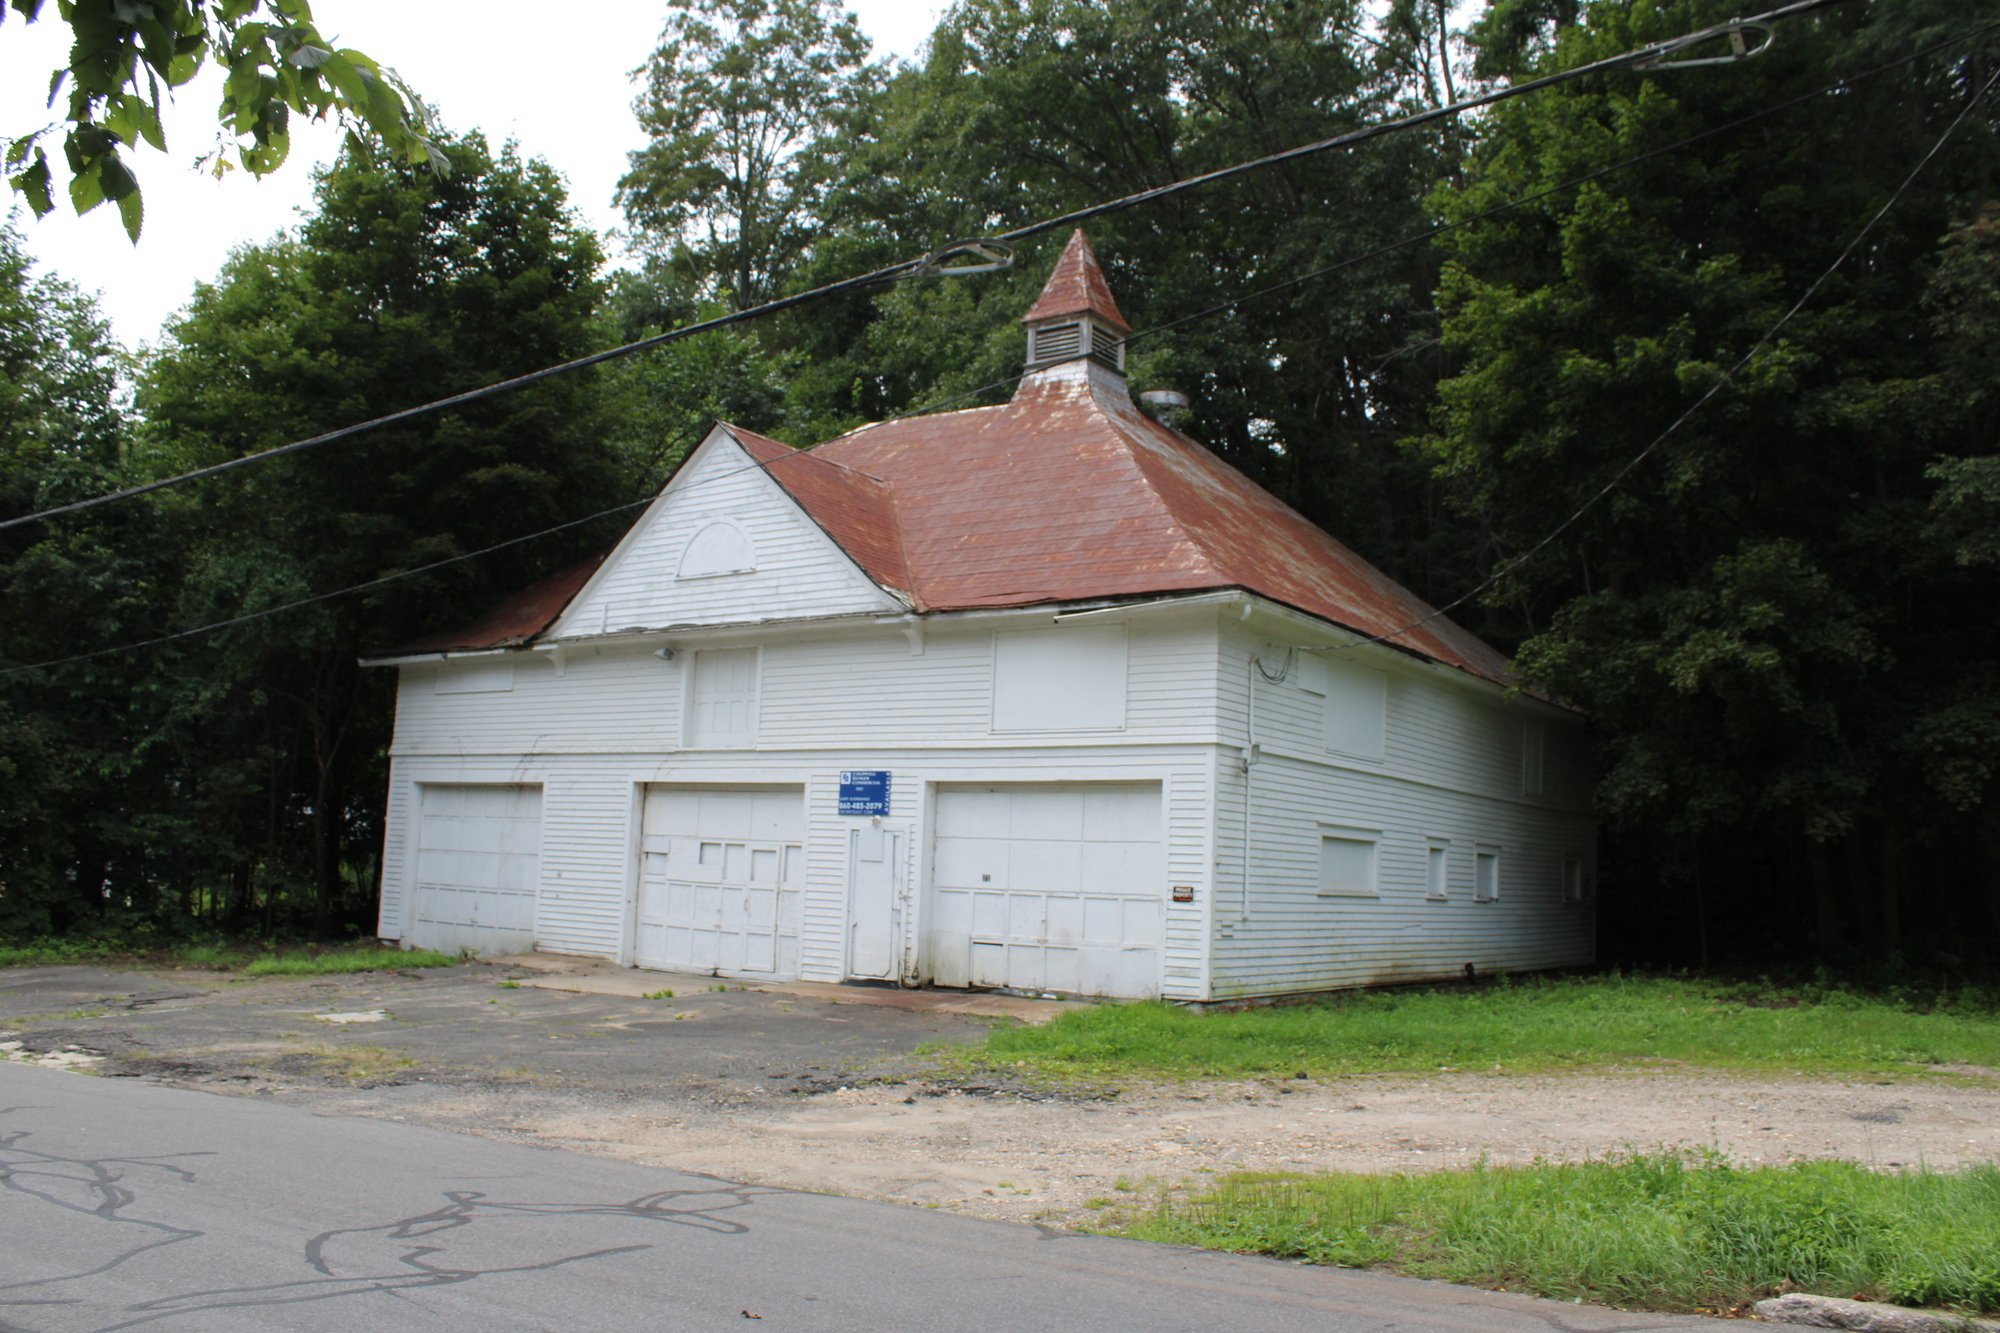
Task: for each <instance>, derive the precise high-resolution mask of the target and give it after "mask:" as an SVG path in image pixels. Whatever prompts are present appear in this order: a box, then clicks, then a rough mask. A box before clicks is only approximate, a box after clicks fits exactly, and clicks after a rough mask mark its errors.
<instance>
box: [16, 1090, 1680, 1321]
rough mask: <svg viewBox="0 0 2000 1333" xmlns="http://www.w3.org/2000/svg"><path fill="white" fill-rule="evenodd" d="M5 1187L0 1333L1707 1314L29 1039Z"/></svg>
mask: <svg viewBox="0 0 2000 1333" xmlns="http://www.w3.org/2000/svg"><path fill="white" fill-rule="evenodd" d="M0 1186H4V1188H0V1333H22V1331H23V1330H27V1331H31V1333H70V1331H71V1330H96V1331H98V1333H109V1330H114V1329H139V1328H144V1329H157V1330H160V1331H161V1333H168V1331H169V1330H176V1331H183V1333H234V1331H235V1330H258V1331H259V1333H265V1331H267V1330H275V1329H287V1330H309V1331H314V1333H317V1331H318V1330H326V1331H328V1333H333V1331H335V1330H338V1331H339V1333H352V1331H353V1330H369V1331H370V1333H378V1331H379V1333H399V1331H400V1330H405V1329H410V1330H416V1329H423V1330H427V1331H430V1333H456V1331H457V1330H467V1331H468V1333H470V1331H471V1330H479V1331H480V1333H516V1331H517V1330H518V1331H521V1333H528V1331H531V1330H532V1331H535V1333H596V1331H597V1330H606V1331H607V1333H608V1331H610V1330H619V1331H620V1333H623V1331H625V1330H647V1331H648V1333H680V1331H682V1330H720V1329H731V1330H738V1331H739V1333H740V1330H743V1329H746V1328H749V1327H756V1328H758V1329H763V1330H771V1331H772V1333H777V1331H778V1330H800V1331H810V1333H864V1331H865V1333H917V1331H918V1330H922V1331H923V1333H940V1331H943V1333H953V1331H955V1330H966V1331H967V1333H971V1331H972V1330H977V1331H978V1333H1012V1331H1014V1330H1019V1331H1020V1333H1050V1331H1052V1330H1061V1331H1062V1333H1125V1331H1127V1330H1130V1331H1131V1333H1140V1331H1141V1330H1143V1331H1144V1333H1173V1331H1174V1330H1200V1331H1201V1333H1266V1331H1267V1330H1268V1333H1301V1331H1302V1330H1315V1331H1323V1333H1362V1331H1363V1330H1368V1331H1371V1333H1372V1331H1374V1330H1389V1329H1394V1330H1396V1331H1397V1333H1473V1331H1475V1330H1476V1331H1477V1333H1515V1331H1516V1330H1519V1333H1530V1331H1532V1333H1547V1331H1548V1330H1550V1329H1559V1330H1564V1331H1565V1333H1612V1331H1613V1330H1620V1331H1624V1330H1633V1331H1635V1333H1636V1330H1642V1329H1671V1328H1695V1327H1709V1326H1712V1324H1711V1322H1710V1321H1706V1320H1699V1319H1685V1318H1675V1317H1668V1316H1654V1315H1630V1314H1622V1313H1619V1312H1616V1311H1609V1310H1600V1309H1596V1308H1592V1307H1579V1306H1570V1305H1563V1304H1559V1303H1554V1302H1546V1301H1534V1300H1530V1299H1527V1298H1525V1297H1516V1296H1511V1295H1505V1294H1501V1293H1493V1292H1483V1291H1477V1290H1473V1289H1470V1288H1465V1287H1453V1286H1446V1285H1441V1284H1433V1283H1424V1282H1414V1281H1408V1280H1403V1279H1397V1278H1390V1277H1385V1276H1382V1275H1379V1274H1371V1273H1357V1272H1347V1271H1340V1270H1326V1269H1314V1268H1307V1267H1304V1266H1300V1265H1295V1264H1287V1263H1281V1262H1277V1261H1273V1260H1267V1259H1258V1258H1252V1257H1247V1256H1238V1255H1226V1254H1217V1253H1207V1252H1201V1251H1192V1250H1186V1249H1180V1248H1176V1247H1171V1246H1157V1245H1147V1244H1142V1243H1139V1242H1135V1241H1122V1240H1114V1239H1109V1238H1105V1237H1097V1236H1083V1235H1077V1234H1073V1233H1067V1232H1059V1231H1054V1230H1051V1229H1048V1228H1036V1227H1026V1226H1020V1225H1016V1224H1011V1223H1003V1222H988V1221H982V1220H979V1219H974V1218H966V1217H958V1216H952V1215H948V1214H944V1213H939V1212H933V1211H927V1210H924V1209H916V1208H903V1207H898V1206H895V1205H890V1204H880V1203H871V1202H865V1201H861V1200H854V1199H843V1198H836V1197H832V1196H827V1195H812V1194H800V1193H793V1192H788V1191H783V1190H777V1189H770V1188H765V1187H758V1186H745V1185H736V1184H731V1183H729V1182H726V1181H721V1180H715V1179H710V1178H707V1177H702V1176H694V1175H685V1174H681V1173H677V1172H673V1171H665V1170H659V1169H654V1168H648V1167H642V1166H635V1165H631V1164H627V1163H621V1162H612V1161H605V1160H601V1159H597V1158H589V1157H580V1156H575V1155H571V1154H567V1153H561V1152H556V1151H552V1150H548V1149H541V1148H533V1147H527V1146H522V1145H519V1144H510V1143H497V1142H493V1141H491V1140H487V1139H480V1138H472V1137H465V1136H460V1135H455V1134H449V1133H444V1132H441V1131H438V1130H433V1129H428V1128H424V1127H421V1126H417V1125H409V1124H399V1123H396V1122H393V1121H389V1120H378V1119H365V1118H359V1117H352V1116H330V1115H316V1114H314V1113H312V1112H311V1111H309V1110H307V1109H304V1108H300V1107H296V1106H288V1105H283V1104H279V1103H274V1102H270V1101H265V1100H260V1099H257V1098H249V1097H225V1096H217V1095H214V1094H210V1093H204V1092H192V1091H186V1090H183V1089H178V1088H168V1087H161V1086H157V1085H153V1084H146V1083H139V1082H134V1081H129V1080H124V1079H118V1080H112V1079H104V1078H96V1077H92V1076H88V1075H83V1074H77V1073H71V1072H67V1071H63V1070H54V1069H41V1068H33V1067H28V1066H22V1065H15V1064H0ZM750 1321H755V1322H754V1324H753V1323H752V1322H750Z"/></svg>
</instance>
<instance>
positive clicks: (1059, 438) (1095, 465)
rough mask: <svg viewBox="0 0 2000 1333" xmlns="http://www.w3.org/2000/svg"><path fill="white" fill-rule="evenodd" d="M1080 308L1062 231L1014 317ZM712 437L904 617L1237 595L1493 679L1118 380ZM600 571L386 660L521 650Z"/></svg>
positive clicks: (1393, 587)
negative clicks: (992, 401) (791, 430)
mask: <svg viewBox="0 0 2000 1333" xmlns="http://www.w3.org/2000/svg"><path fill="white" fill-rule="evenodd" d="M1085 311H1088V312H1090V313H1092V314H1095V315H1097V316H1098V317H1100V318H1102V319H1105V320H1106V321H1107V322H1115V323H1116V324H1117V325H1118V326H1119V327H1121V328H1124V327H1127V326H1126V325H1125V321H1124V319H1123V317H1122V316H1120V315H1119V314H1118V307H1117V305H1116V303H1115V302H1113V301H1112V299H1111V293H1110V290H1109V288H1107V287H1106V286H1105V283H1104V276H1103V274H1102V273H1101V272H1100V271H1099V270H1098V267H1097V260H1096V257H1095V256H1094V255H1092V254H1091V251H1090V243H1089V242H1088V241H1087V240H1085V239H1084V236H1083V233H1082V232H1080V231H1079V232H1078V233H1076V235H1075V236H1073V237H1071V238H1070V243H1069V246H1068V248H1067V249H1065V250H1064V251H1063V256H1062V259H1061V260H1060V261H1059V262H1058V263H1057V265H1056V271H1055V273H1054V274H1053V275H1052V276H1051V277H1050V279H1049V281H1048V285H1047V286H1046V287H1045V288H1044V289H1043V291H1042V296H1041V299H1040V300H1039V301H1037V302H1036V303H1035V307H1034V309H1033V310H1031V311H1029V312H1028V318H1029V319H1030V320H1035V319H1042V318H1054V317H1059V316H1061V315H1068V314H1077V313H1081V312H1085ZM727 429H728V431H729V433H730V435H731V436H732V437H733V438H734V439H735V440H736V442H737V443H738V444H739V445H740V446H741V447H742V449H743V450H744V452H745V453H747V454H748V455H749V456H750V457H751V458H752V459H754V460H755V461H756V462H758V463H760V464H762V465H763V467H764V469H765V470H766V472H767V473H769V475H770V476H771V478H772V480H774V481H775V482H777V483H778V485H779V486H781V487H783V488H784V490H785V491H786V493H787V494H789V495H790V496H791V497H792V499H793V500H794V501H796V502H797V503H798V505H799V507H800V508H801V509H803V510H804V511H805V512H806V514H808V515H809V516H810V517H811V518H812V519H813V521H814V522H815V523H817V524H819V526H820V527H821V529H823V530H824V531H825V532H826V533H827V535H828V536H829V537H831V538H832V539H833V541H834V543H835V544H836V545H838V546H839V547H840V548H841V549H842V550H844V551H845V552H847V554H848V555H849V556H851V557H853V559H854V561H855V563H856V564H858V565H859V566H860V567H861V568H862V570H863V571H865V572H866V573H867V575H868V576H869V577H870V578H871V579H873V580H875V582H876V583H878V584H880V585H882V586H883V587H885V588H889V589H893V590H894V591H896V592H899V593H901V594H902V595H903V596H905V597H906V598H908V599H909V601H910V603H911V605H912V607H913V609H915V610H917V611H919V612H925V611H969V610H976V609H980V608H993V607H1018V606H1037V605H1042V604H1048V603H1055V604H1061V603H1066V602H1079V601H1091V600H1096V599H1099V598H1115V597H1140V596H1146V595H1149V594H1162V593H1178V592H1199V591H1207V590H1212V589H1218V590H1219V589H1243V590H1246V591H1248V592H1252V593H1257V594H1259V595H1261V596H1263V597H1266V598H1268V599H1270V600H1271V601H1274V602H1280V603H1283V604H1284V605H1286V606H1290V607H1294V608H1296V609H1298V610H1300V611H1303V612H1305V613H1307V614H1309V615H1312V616H1317V617H1319V618H1321V619H1323V620H1326V621H1329V622H1331V623H1333V624H1336V625H1340V626H1342V627H1344V628H1347V629H1350V630H1353V631H1356V632H1358V633H1360V634H1363V635H1369V636H1376V635H1385V636H1388V641H1389V642H1391V643H1393V644H1395V645H1396V646H1398V647H1401V648H1404V649H1406V650H1408V651H1411V652H1414V653H1417V654H1419V655H1421V656H1424V657H1427V658H1430V659H1432V660H1434V661H1438V662H1442V663H1446V664H1448V665H1450V666H1454V667H1458V668H1461V669H1463V670H1465V671H1469V672H1471V673H1473V674H1475V675H1479V676H1483V677H1486V678H1488V679H1490V680H1495V681H1499V682H1502V683H1511V679H1512V678H1511V676H1510V675H1509V674H1508V671H1507V663H1506V660H1505V659H1504V658H1502V657H1501V656H1500V655H1499V654H1498V653H1496V652H1495V651H1494V650H1493V649H1491V648H1490V647H1488V646H1487V645H1486V644H1485V643H1483V642H1481V641H1480V640H1479V639H1478V638H1476V637H1475V636H1473V635H1472V634H1469V633H1467V632H1466V631H1465V630H1463V629H1460V628H1459V627H1458V626H1457V625H1454V624H1452V623H1451V622H1450V621H1449V620H1446V619H1444V618H1442V617H1438V616H1435V613H1434V612H1433V611H1432V609H1431V608H1430V607H1429V606H1427V605H1425V604H1424V603H1423V602H1422V601H1420V600H1419V599H1418V598H1417V597H1416V596H1415V595H1414V594H1412V593H1411V592H1410V591H1409V590H1407V589H1405V588H1403V587H1402V586H1401V585H1399V584H1397V583H1396V582H1394V581H1393V580H1391V579H1390V578H1389V577H1388V576H1387V575H1385V574H1383V573H1382V571H1380V570H1378V569H1376V568H1375V567H1374V566H1373V565H1371V564H1369V563H1368V562H1367V561H1365V560H1363V559H1362V558H1361V557H1360V556H1357V555H1356V554H1354V552H1352V551H1350V550H1348V549H1347V548H1346V547H1345V546H1342V545H1341V544H1340V543H1339V542H1337V541H1335V540H1334V539H1333V538H1332V537H1330V536H1328V535H1327V534H1326V533H1325V532H1322V531H1321V530H1320V529H1319V528H1317V527H1314V526H1313V525H1312V524H1311V523H1309V522H1307V521H1306V519H1305V518H1304V517H1303V516H1302V515H1300V514H1298V513H1296V512H1294V511H1293V510H1291V509H1290V508H1287V507H1286V506H1285V505H1284V504H1282V503H1280V502H1279V501H1278V500H1277V499H1276V497H1274V496H1272V495H1271V494H1270V493H1269V492H1267V491H1265V490H1264V489H1263V488H1261V487H1259V486H1258V485H1257V484H1256V483H1255V482H1253V481H1251V480H1250V479H1249V478H1248V477H1245V476H1244V475H1243V474H1242V473H1240V472H1238V471H1236V470H1235V469H1234V468H1232V467H1230V466H1229V465H1228V464H1227V463H1224V462H1223V461H1222V460H1221V459H1220V458H1217V457H1216V456H1215V455H1214V454H1212V453H1210V452H1209V451H1208V450H1206V449H1204V448H1203V447H1202V446H1201V445H1199V444H1197V443H1195V442H1194V441H1193V440H1191V439H1189V438H1188V437H1187V436H1185V435H1181V434H1179V433H1178V432H1176V431H1173V430H1169V429H1168V428H1167V427H1165V426H1163V425H1161V424H1160V423H1158V422H1156V421H1154V420H1153V419H1152V418H1150V417H1148V416H1146V415H1145V414H1144V413H1142V412H1140V411H1139V410H1138V409H1137V408H1136V407H1135V406H1134V405H1133V403H1132V399H1131V396H1130V395H1129V393H1128V392H1127V391H1126V387H1125V380H1124V377H1123V376H1122V375H1120V374H1118V373H1117V372H1116V371H1113V370H1110V369H1108V368H1106V367H1103V366H1100V365H1097V364H1095V363H1094V362H1091V361H1088V360H1076V361H1069V362H1064V363H1061V364H1058V365H1053V366H1047V367H1044V368H1042V369H1040V370H1036V371H1033V372H1031V373H1030V374H1028V375H1027V376H1026V377H1025V378H1023V379H1022V381H1021V385H1020V388H1019V390H1018V391H1017V392H1016V393H1015V395H1014V399H1013V401H1012V402H1010V403H1008V404H1006V405H1005V406H1002V407H982V408H973V409H970V410H967V411H962V412H946V413H941V414H938V415H936V416H928V417H915V418H911V419H909V420H905V421H893V422H887V423H884V424H881V425H876V426H865V427H863V428H861V429H860V430H857V431H854V432H852V433H851V434H848V435H844V436H842V437H841V438H839V439H837V440H834V441H832V442H830V443H828V444H823V445H821V446H819V447H818V448H817V449H813V450H810V451H802V450H797V449H793V448H792V447H790V446H789V445H786V444H782V443H780V442H778V441H776V440H772V439H767V438H765V437H764V436H762V435H757V434H755V433H753V432H751V431H746V430H742V429H740V428H738V427H734V426H731V427H727ZM670 484H671V483H670ZM601 559H602V557H598V559H596V560H592V561H589V562H586V563H585V564H582V565H578V566H575V567H573V568H571V569H568V570H565V571H563V573H561V574H558V575H556V576H555V577H554V578H551V579H546V580H544V581H543V582H541V583H538V584H536V585H535V586H534V587H532V588H530V589H528V590H527V591H526V592H524V593H522V594H520V595H519V596H518V597H515V598H513V599H511V600H510V601H508V602H507V603H506V604H504V605H503V606H501V607H500V608H498V609H496V610H495V611H494V612H492V613H491V614H489V615H487V616H486V617H484V618H482V619H481V620H479V621H476V622H474V623H473V624H471V625H468V626H466V627H465V628H464V629H462V630H459V631H456V632H454V633H452V634H444V635H434V636H432V637H430V638H428V639H422V640H419V641H417V642H416V643H414V644H410V645H407V646H406V647H404V648H403V649H401V650H399V653H423V652H449V651H466V650H470V649H475V648H494V647H506V646H515V645H519V644H522V643H525V642H526V641H527V640H529V639H531V638H532V637H533V636H535V635H536V634H539V633H541V632H542V631H543V630H544V629H546V628H547V627H548V625H549V624H550V623H551V622H553V621H554V619H555V618H556V616H557V615H558V614H559V613H560V612H561V610H562V609H563V607H564V605H566V604H567V603H568V601H569V600H570V599H571V598H572V597H574V596H575V595H576V593H577V592H578V591H579V590H580V589H581V588H582V587H583V584H584V582H585V581H586V580H587V579H588V578H589V577H590V575H591V573H592V572H593V571H594V570H595V569H596V567H597V564H598V563H599V561H600V560H601ZM745 610H746V614H747V613H748V612H749V611H750V610H751V608H745Z"/></svg>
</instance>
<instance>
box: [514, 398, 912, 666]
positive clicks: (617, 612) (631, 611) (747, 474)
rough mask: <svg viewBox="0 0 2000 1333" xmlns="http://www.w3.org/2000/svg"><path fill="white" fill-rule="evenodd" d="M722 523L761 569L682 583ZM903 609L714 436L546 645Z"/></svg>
mask: <svg viewBox="0 0 2000 1333" xmlns="http://www.w3.org/2000/svg"><path fill="white" fill-rule="evenodd" d="M779 466H783V465H782V464H780V465H779ZM717 520H728V521H729V522H730V523H732V524H733V525H734V526H735V527H736V528H737V529H738V530H739V531H740V532H741V534H742V535H743V536H744V537H745V538H747V539H748V541H749V543H750V545H751V547H752V549H753V551H754V557H753V558H754V559H755V561H756V568H755V569H754V570H752V571H750V572H747V573H740V574H718V575H709V576H706V577H701V578H682V577H680V569H681V557H682V556H683V555H684V554H685V552H686V549H687V546H688V543H689V542H690V541H692V540H693V539H694V537H695V536H696V535H697V534H698V533H700V532H701V531H702V530H703V529H704V528H707V527H708V526H709V525H711V524H713V523H715V522H716V521H717ZM902 609H903V605H902V603H900V602H898V601H897V600H896V599H895V598H893V597H891V596H890V595H888V594H887V593H885V592H883V591H882V590H881V589H880V588H878V587H877V586H876V585H875V584H874V583H873V582H872V581H871V580H870V579H869V578H868V576H867V575H866V574H864V573H862V572H861V569H860V567H859V566H857V565H856V564H855V563H854V562H853V561H852V560H850V559H849V558H848V556H847V554H846V553H845V552H843V551H842V550H841V549H840V548H839V547H838V546H837V545H835V544H834V542H833V541H832V539H831V538H829V537H828V536H827V535H826V534H825V533H824V532H822V531H821V530H820V528H819V526H818V525H817V524H815V523H814V522H813V521H812V520H811V519H810V518H808V517H806V515H805V512H804V511H803V510H801V509H800V508H799V507H798V505H797V504H795V503H793V501H792V499H791V497H790V496H788V495H786V494H785V492H784V490H783V489H782V488H781V487H779V486H778V484H777V483H776V482H774V481H772V480H771V477H770V475H769V474H768V473H767V472H765V470H764V469H763V468H761V467H758V466H757V465H756V464H755V463H754V461H753V460H752V459H751V458H750V456H749V455H748V454H746V453H744V452H743V450H742V448H741V447H740V446H738V445H737V443H736V442H735V441H734V440H732V439H731V438H730V437H729V435H728V434H727V432H725V431H722V430H720V429H718V430H716V431H714V432H712V433H711V434H710V435H709V437H708V438H707V439H706V440H704V441H703V442H702V444H701V445H700V446H699V447H698V448H697V449H696V450H695V452H694V454H693V455H692V456H691V457H690V458H689V459H688V461H687V463H686V464H685V465H684V466H683V467H682V468H681V470H680V471H679V472H677V473H676V474H675V475H674V478H673V480H672V481H671V482H669V483H668V484H667V488H666V490H664V491H663V492H661V495H660V498H659V499H658V500H656V501H655V502H654V503H653V505H652V506H651V507H650V508H648V509H647V510H646V512H645V514H644V515H643V516H642V517H641V518H640V519H639V521H638V522H637V523H636V524H634V525H633V527H632V530H631V531H630V532H629V533H627V534H626V537H625V540H624V541H622V542H621V543H619V546H618V549H617V550H616V551H614V552H613V553H612V555H611V557H610V558H609V559H608V560H606V561H605V563H604V565H603V567H602V568H601V569H599V570H598V572H597V575H596V576H595V577H594V578H593V579H592V580H591V581H590V582H589V583H588V584H586V585H585V587H584V589H583V591H582V593H581V594H579V595H578V597H577V599H576V601H575V602H573V603H572V604H571V605H570V607H569V609H568V610H567V611H565V612H564V613H563V615H562V618H561V620H559V621H558V622H557V623H556V625H555V627H554V628H553V630H552V631H551V633H550V637H552V638H559V639H567V638H574V637H577V636H581V635H592V634H604V633H615V632H616V631H618V630H622V629H633V628H641V627H643V628H648V629H659V628H666V627H669V626H681V625H723V624H736V623H740V622H748V621H760V620H798V619H804V618H806V617H810V616H830V615H855V614H865V613H868V612H871V611H872V612H878V613H879V612H895V611H900V610H902Z"/></svg>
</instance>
